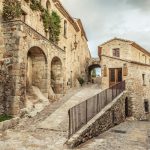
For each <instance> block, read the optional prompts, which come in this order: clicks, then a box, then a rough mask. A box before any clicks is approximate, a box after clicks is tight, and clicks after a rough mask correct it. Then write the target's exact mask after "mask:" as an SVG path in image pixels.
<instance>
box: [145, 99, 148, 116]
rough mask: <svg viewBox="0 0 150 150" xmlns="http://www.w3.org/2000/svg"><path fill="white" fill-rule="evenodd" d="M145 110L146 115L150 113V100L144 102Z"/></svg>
mask: <svg viewBox="0 0 150 150" xmlns="http://www.w3.org/2000/svg"><path fill="white" fill-rule="evenodd" d="M144 110H145V113H149V103H148V100H145V101H144Z"/></svg>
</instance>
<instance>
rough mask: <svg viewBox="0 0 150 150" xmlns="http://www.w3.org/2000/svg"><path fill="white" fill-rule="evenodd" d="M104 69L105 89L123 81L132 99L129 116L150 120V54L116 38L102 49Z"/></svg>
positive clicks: (127, 108)
mask: <svg viewBox="0 0 150 150" xmlns="http://www.w3.org/2000/svg"><path fill="white" fill-rule="evenodd" d="M98 53H99V57H100V61H101V62H100V64H101V68H102V88H103V89H105V88H108V87H110V86H112V85H114V84H117V83H118V82H121V81H123V80H125V81H126V88H127V91H128V94H129V97H130V98H129V99H128V100H126V111H127V115H128V116H131V115H133V116H134V117H135V118H137V119H148V118H150V53H149V52H148V51H147V50H145V49H144V48H142V47H141V46H140V45H138V44H137V43H135V42H133V41H129V40H124V39H119V38H114V39H112V40H109V41H107V42H106V43H103V44H101V45H100V46H99V47H98Z"/></svg>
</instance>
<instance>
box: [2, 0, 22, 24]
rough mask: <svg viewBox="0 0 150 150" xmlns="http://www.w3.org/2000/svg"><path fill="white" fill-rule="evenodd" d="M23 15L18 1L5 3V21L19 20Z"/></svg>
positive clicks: (8, 0)
mask: <svg viewBox="0 0 150 150" xmlns="http://www.w3.org/2000/svg"><path fill="white" fill-rule="evenodd" d="M21 14H22V10H21V3H20V2H19V1H16V0H5V1H4V2H3V14H2V17H3V19H4V20H5V21H9V20H13V19H16V18H19V17H20V16H21Z"/></svg>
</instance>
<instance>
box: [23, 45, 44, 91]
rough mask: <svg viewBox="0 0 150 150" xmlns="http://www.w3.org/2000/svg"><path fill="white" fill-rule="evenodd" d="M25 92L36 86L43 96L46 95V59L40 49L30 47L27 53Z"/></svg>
mask: <svg viewBox="0 0 150 150" xmlns="http://www.w3.org/2000/svg"><path fill="white" fill-rule="evenodd" d="M26 85H27V92H28V90H30V89H31V88H32V86H36V87H38V88H39V89H40V91H41V92H42V93H43V94H46V93H47V58H46V56H45V54H44V52H43V50H42V49H40V48H39V47H32V48H30V49H29V51H28V53H27V79H26Z"/></svg>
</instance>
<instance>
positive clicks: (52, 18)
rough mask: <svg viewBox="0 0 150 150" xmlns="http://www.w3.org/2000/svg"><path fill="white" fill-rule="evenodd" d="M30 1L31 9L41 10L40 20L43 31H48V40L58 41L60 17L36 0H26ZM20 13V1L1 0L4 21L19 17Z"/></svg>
mask: <svg viewBox="0 0 150 150" xmlns="http://www.w3.org/2000/svg"><path fill="white" fill-rule="evenodd" d="M27 1H28V2H30V8H31V9H32V10H33V11H41V14H42V15H41V16H42V21H43V25H44V29H45V32H48V33H49V40H50V41H52V42H54V43H57V42H58V41H59V35H60V29H61V25H60V23H61V19H60V16H59V15H58V14H57V13H56V12H55V11H52V13H50V12H49V11H48V10H47V9H44V8H43V6H42V5H41V3H40V1H38V0H27ZM21 15H22V9H21V3H20V2H19V1H18V0H4V2H3V19H4V20H5V21H8V20H13V19H15V18H20V16H21Z"/></svg>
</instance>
